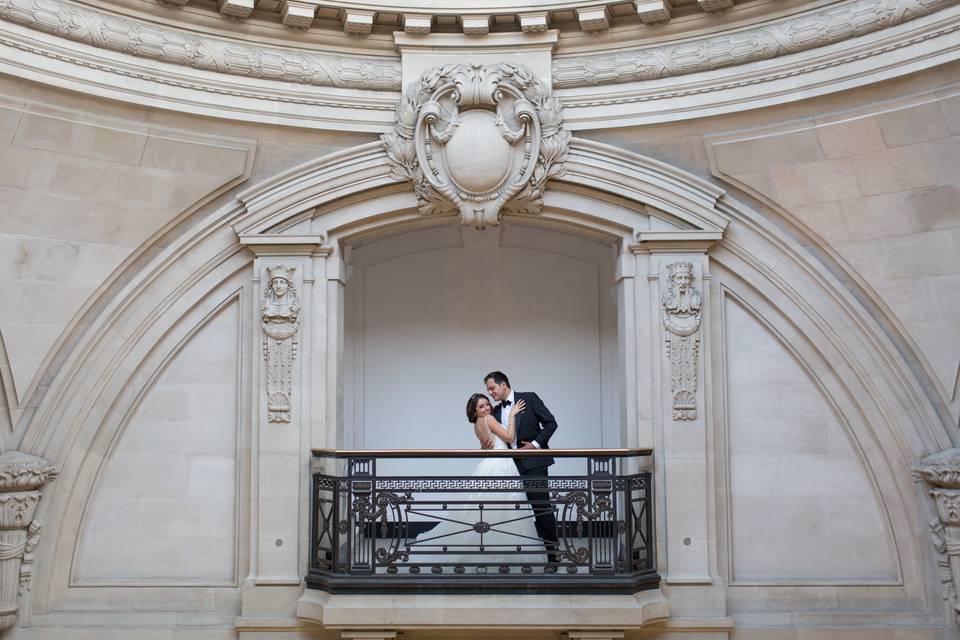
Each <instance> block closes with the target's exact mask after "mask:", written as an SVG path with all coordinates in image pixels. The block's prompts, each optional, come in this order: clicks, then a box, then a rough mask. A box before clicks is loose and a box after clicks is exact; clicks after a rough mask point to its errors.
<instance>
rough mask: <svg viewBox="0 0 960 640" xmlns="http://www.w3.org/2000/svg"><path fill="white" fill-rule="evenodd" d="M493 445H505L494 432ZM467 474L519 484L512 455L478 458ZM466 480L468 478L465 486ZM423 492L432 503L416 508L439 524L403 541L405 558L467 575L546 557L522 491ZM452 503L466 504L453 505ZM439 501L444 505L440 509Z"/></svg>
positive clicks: (518, 567) (514, 568)
mask: <svg viewBox="0 0 960 640" xmlns="http://www.w3.org/2000/svg"><path fill="white" fill-rule="evenodd" d="M493 448H494V449H495V450H506V449H509V447H508V446H507V444H506V443H505V442H504V441H503V440H501V439H500V438H497V437H494V446H493ZM470 477H471V478H487V477H495V478H505V479H506V481H507V482H508V483H509V484H508V486H510V485H515V488H516V489H522V484H521V483H520V482H519V480H520V474H519V472H518V471H517V465H516V464H515V463H514V461H513V458H484V459H483V460H481V461H480V463H479V464H478V465H477V467H476V469H474V470H473V473H472V474H471V476H470ZM470 484H471V483H470V482H469V481H468V482H467V486H469V485H470ZM511 488H512V487H511ZM423 497H424V499H426V500H428V501H431V502H432V503H433V504H431V505H430V508H429V509H419V510H418V511H420V513H421V514H425V515H428V516H430V517H431V519H432V520H439V524H437V526H435V527H433V529H431V530H429V531H426V532H424V533H421V534H420V535H419V536H417V538H416V539H415V540H411V541H409V544H410V551H411V553H410V562H411V563H420V564H425V565H443V573H445V574H446V573H467V574H471V573H486V572H489V573H496V572H498V571H502V569H500V567H502V566H505V565H506V566H510V567H511V571H510V572H511V573H512V572H514V571H519V570H522V569H523V566H524V565H533V566H536V565H542V564H543V563H545V562H546V559H547V558H546V552H545V550H544V546H543V540H541V539H540V537H539V536H538V535H537V529H536V524H535V520H534V516H533V510H532V509H531V508H530V505H529V503H528V500H527V494H526V493H524V492H523V491H522V490H514V491H508V492H483V491H474V492H471V493H467V494H449V493H438V494H427V495H424V496H423ZM418 502H419V501H418ZM458 502H466V503H468V504H456V503H458ZM444 504H446V508H443V505H444ZM478 504H483V509H479V508H478ZM481 549H482V550H481ZM450 565H452V566H450ZM475 565H483V566H480V567H478V566H475ZM528 570H529V569H528Z"/></svg>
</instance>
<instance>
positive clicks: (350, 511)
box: [306, 449, 660, 593]
mask: <svg viewBox="0 0 960 640" xmlns="http://www.w3.org/2000/svg"><path fill="white" fill-rule="evenodd" d="M313 455H314V459H315V467H316V471H315V472H314V474H313V491H312V505H311V506H312V520H311V529H310V540H311V547H310V568H309V571H308V574H307V578H306V581H307V585H308V586H309V587H313V588H317V589H323V590H326V591H329V592H337V593H363V592H373V591H377V592H381V593H389V592H400V591H404V592H406V591H410V590H415V591H419V592H450V591H489V590H498V591H508V592H518V593H521V592H557V591H561V592H572V593H587V592H606V593H614V592H618V593H633V592H636V591H640V590H643V589H649V588H655V587H656V586H657V585H658V584H659V581H660V577H659V575H658V574H657V570H656V564H655V559H654V546H655V543H654V535H653V532H654V523H653V511H654V503H653V485H652V476H651V474H650V473H649V472H648V471H646V470H644V467H645V466H646V464H645V463H646V462H647V461H649V458H648V456H649V455H650V451H649V450H644V449H589V450H585V449H567V450H558V449H551V450H549V451H540V450H532V451H527V450H524V451H516V450H511V451H472V450H471V451H460V450H457V451H449V450H445V451H398V450H381V451H344V450H329V449H323V450H314V451H313ZM537 456H552V457H554V458H562V459H564V460H563V465H557V467H561V466H565V467H567V469H568V470H569V467H570V466H571V465H572V464H575V465H576V466H581V465H582V469H583V473H580V474H569V473H563V474H555V473H554V472H553V471H551V474H550V475H549V476H548V477H543V476H540V477H536V476H534V477H530V476H522V477H521V476H516V475H502V476H463V475H459V476H458V475H432V474H430V473H429V471H430V469H431V467H435V466H436V463H437V461H439V460H440V459H445V458H486V457H500V458H519V457H537ZM385 459H390V461H391V462H390V464H391V465H392V466H393V467H394V472H392V473H388V474H384V473H378V469H377V466H378V462H380V463H381V466H383V465H384V464H385V463H384V462H383V461H384V460H385ZM567 459H573V460H572V461H571V460H567ZM396 460H406V461H407V462H406V464H407V465H413V466H415V471H414V472H413V473H409V472H405V471H401V472H396V469H397V468H402V465H400V467H398V465H397V462H396ZM431 461H432V462H431ZM557 467H554V468H557ZM549 513H552V514H554V515H555V518H556V529H555V531H556V546H554V545H553V543H552V542H547V543H545V542H544V539H546V538H549V537H551V536H550V535H549V534H545V535H540V533H542V530H541V529H537V528H536V527H535V523H536V522H537V520H538V517H539V518H541V519H542V518H544V517H547V515H546V514H549ZM547 521H548V520H547ZM542 522H544V520H541V524H542ZM548 529H549V528H548Z"/></svg>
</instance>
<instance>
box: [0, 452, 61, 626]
mask: <svg viewBox="0 0 960 640" xmlns="http://www.w3.org/2000/svg"><path fill="white" fill-rule="evenodd" d="M58 473H59V469H57V468H56V467H54V466H53V465H51V464H50V463H49V462H47V461H46V460H44V459H43V458H38V457H36V456H31V455H29V454H26V453H22V452H20V451H7V452H5V453H4V454H3V455H0V629H8V628H10V627H12V626H13V625H15V624H16V622H17V611H18V610H19V609H20V596H22V595H23V594H24V592H26V591H29V590H30V581H31V577H32V574H33V550H34V548H35V547H36V546H37V542H38V541H39V539H40V523H39V522H38V521H36V520H34V519H33V514H34V512H35V511H36V510H37V504H38V503H39V502H40V496H41V493H40V490H41V489H42V488H43V486H44V485H45V484H47V483H48V482H50V481H51V480H53V479H54V478H55V477H56V476H57V474H58Z"/></svg>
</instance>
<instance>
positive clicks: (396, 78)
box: [0, 0, 400, 91]
mask: <svg viewBox="0 0 960 640" xmlns="http://www.w3.org/2000/svg"><path fill="white" fill-rule="evenodd" d="M0 18H2V19H4V20H7V21H9V22H13V23H15V24H20V25H23V26H25V27H28V28H30V29H36V30H38V31H43V32H45V33H49V34H52V35H55V36H59V37H61V38H66V39H68V40H73V41H75V42H82V43H84V44H88V45H91V46H94V47H98V48H101V49H107V50H110V51H117V52H119V53H126V54H129V55H133V56H137V57H140V58H148V59H151V60H157V61H159V62H166V63H170V64H176V65H181V66H187V67H192V68H194V69H200V70H204V71H215V72H218V73H224V74H228V75H237V76H247V77H251V78H258V79H266V80H280V81H283V82H293V83H297V84H305V85H313V86H322V87H338V88H345V89H366V90H376V91H396V90H398V89H399V88H400V63H399V62H397V61H393V60H377V59H375V58H361V57H351V56H346V55H318V54H313V53H306V52H304V51H302V50H297V49H292V48H281V47H271V46H267V45H262V44H257V45H252V44H247V43H245V42H242V41H240V40H237V41H233V42H231V41H227V40H221V39H219V38H212V37H210V36H200V35H196V34H193V33H189V32H186V31H181V30H180V29H175V28H171V27H161V26H157V25H154V24H151V23H148V22H145V21H142V20H135V19H132V18H126V17H120V16H115V15H111V14H108V13H106V12H103V11H98V10H95V9H90V8H87V7H83V6H80V5H76V4H73V3H69V2H63V1H62V0H0Z"/></svg>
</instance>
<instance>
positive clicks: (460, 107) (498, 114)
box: [382, 63, 570, 228]
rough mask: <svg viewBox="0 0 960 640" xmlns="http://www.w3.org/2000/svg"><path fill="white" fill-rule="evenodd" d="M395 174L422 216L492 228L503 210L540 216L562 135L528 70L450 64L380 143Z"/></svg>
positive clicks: (411, 94)
mask: <svg viewBox="0 0 960 640" xmlns="http://www.w3.org/2000/svg"><path fill="white" fill-rule="evenodd" d="M382 140H383V144H384V147H385V148H386V151H387V156H388V158H389V160H390V163H391V165H392V166H393V175H394V177H395V178H397V179H399V180H409V181H410V182H411V183H413V190H414V193H415V194H416V196H417V202H418V206H419V210H420V214H421V215H433V214H448V213H453V212H454V211H458V212H459V214H460V221H461V222H462V223H463V224H465V225H470V226H474V227H477V228H483V227H485V226H487V225H497V224H500V216H501V213H502V211H503V210H504V209H506V210H509V211H511V212H514V213H527V214H535V213H539V212H540V210H541V209H542V208H543V189H544V186H545V184H546V182H547V180H549V179H551V178H556V177H559V176H560V175H562V173H563V162H564V160H565V159H566V156H567V151H568V147H569V143H570V133H569V132H568V131H564V130H563V128H562V119H561V115H560V101H559V100H558V99H557V98H553V97H551V96H550V89H549V87H547V86H546V85H545V84H543V83H542V82H540V81H539V80H537V79H536V78H535V77H534V75H533V72H531V71H530V70H529V69H527V68H526V67H523V66H521V65H514V64H506V63H504V64H495V65H481V64H479V63H474V64H471V65H466V64H449V65H445V66H442V67H438V68H435V69H432V70H430V71H427V72H425V73H424V74H423V75H421V76H420V79H419V80H418V81H417V82H416V83H413V84H412V85H411V86H410V87H409V88H408V90H407V92H406V95H405V96H404V97H403V99H402V100H401V102H400V105H399V106H398V107H397V114H396V122H395V125H394V130H393V131H392V132H389V133H386V134H384V135H383V136H382Z"/></svg>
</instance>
